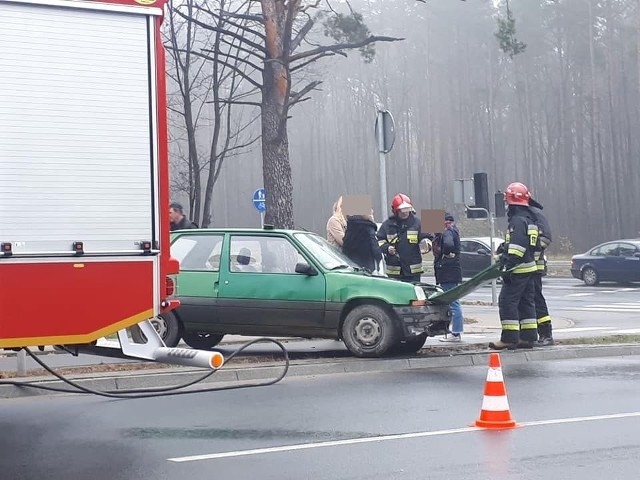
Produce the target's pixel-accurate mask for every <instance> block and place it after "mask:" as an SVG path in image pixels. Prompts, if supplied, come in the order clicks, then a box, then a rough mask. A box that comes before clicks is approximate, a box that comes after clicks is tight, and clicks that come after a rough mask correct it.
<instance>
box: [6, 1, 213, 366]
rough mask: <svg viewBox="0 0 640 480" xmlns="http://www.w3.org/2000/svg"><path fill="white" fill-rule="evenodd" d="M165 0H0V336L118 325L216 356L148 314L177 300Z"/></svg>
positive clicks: (194, 356)
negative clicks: (163, 330)
mask: <svg viewBox="0 0 640 480" xmlns="http://www.w3.org/2000/svg"><path fill="white" fill-rule="evenodd" d="M164 2H165V0H109V1H101V0H0V244H1V251H0V348H20V347H25V346H40V345H77V344H91V343H93V342H95V341H96V340H97V339H99V338H100V337H104V336H106V335H109V334H113V333H115V332H119V333H118V336H119V338H120V341H121V342H120V343H121V345H122V351H123V352H124V354H126V355H127V356H134V357H140V358H146V359H150V360H158V361H165V362H167V361H168V362H172V361H173V362H175V363H183V364H184V363H186V364H189V365H205V366H215V365H212V362H214V363H218V364H219V362H220V358H219V357H216V358H215V360H214V358H213V357H212V355H211V352H198V351H195V350H194V351H191V350H183V349H177V350H176V349H168V348H166V347H164V344H163V343H162V342H161V341H160V340H159V338H158V337H157V335H155V330H154V329H153V327H152V326H151V324H150V323H149V322H148V321H147V319H152V318H155V317H156V316H157V315H161V314H162V312H165V311H168V310H171V309H172V308H175V306H176V305H177V302H176V301H175V300H171V299H170V297H171V295H172V293H173V288H174V283H173V279H172V275H173V274H176V273H177V271H178V263H177V262H176V261H175V260H172V259H171V257H170V255H169V223H168V222H169V220H168V205H169V176H168V152H167V118H166V117H167V108H166V100H165V97H166V91H165V90H166V87H165V67H164V65H165V59H164V50H163V47H162V42H161V36H160V26H161V23H162V18H163V9H164ZM140 322H142V323H141V324H140V327H141V328H142V329H143V331H144V333H145V335H146V336H147V338H149V342H148V343H147V344H145V345H141V344H133V343H128V342H127V339H126V337H127V336H126V332H125V329H126V328H127V327H131V326H133V325H135V324H138V323H140Z"/></svg>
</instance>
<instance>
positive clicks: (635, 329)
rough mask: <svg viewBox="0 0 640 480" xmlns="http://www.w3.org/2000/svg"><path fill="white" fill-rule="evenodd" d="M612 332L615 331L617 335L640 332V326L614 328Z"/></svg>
mask: <svg viewBox="0 0 640 480" xmlns="http://www.w3.org/2000/svg"><path fill="white" fill-rule="evenodd" d="M611 333H615V334H616V335H629V334H636V333H640V328H628V329H626V330H613V331H612V332H611Z"/></svg>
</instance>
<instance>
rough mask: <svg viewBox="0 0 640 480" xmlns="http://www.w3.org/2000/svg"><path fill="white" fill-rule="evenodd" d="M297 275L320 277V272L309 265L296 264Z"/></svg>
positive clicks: (303, 263)
mask: <svg viewBox="0 0 640 480" xmlns="http://www.w3.org/2000/svg"><path fill="white" fill-rule="evenodd" d="M296 273H303V274H305V275H309V276H310V277H313V276H315V275H318V270H316V269H315V268H313V267H312V266H311V265H309V264H308V263H305V262H299V263H296Z"/></svg>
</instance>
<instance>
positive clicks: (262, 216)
mask: <svg viewBox="0 0 640 480" xmlns="http://www.w3.org/2000/svg"><path fill="white" fill-rule="evenodd" d="M260 228H262V229H263V230H264V212H260Z"/></svg>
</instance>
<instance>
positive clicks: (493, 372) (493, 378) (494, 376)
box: [487, 368, 504, 382]
mask: <svg viewBox="0 0 640 480" xmlns="http://www.w3.org/2000/svg"><path fill="white" fill-rule="evenodd" d="M503 381H504V378H503V377H502V369H501V368H490V369H489V371H488V372H487V382H503Z"/></svg>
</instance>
